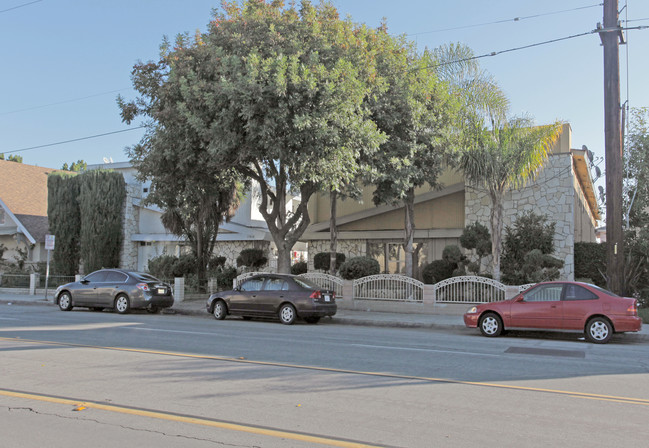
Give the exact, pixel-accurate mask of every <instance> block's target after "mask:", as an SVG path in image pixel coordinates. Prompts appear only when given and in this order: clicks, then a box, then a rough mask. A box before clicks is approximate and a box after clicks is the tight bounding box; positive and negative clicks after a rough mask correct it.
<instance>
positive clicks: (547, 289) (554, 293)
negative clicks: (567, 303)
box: [523, 284, 563, 302]
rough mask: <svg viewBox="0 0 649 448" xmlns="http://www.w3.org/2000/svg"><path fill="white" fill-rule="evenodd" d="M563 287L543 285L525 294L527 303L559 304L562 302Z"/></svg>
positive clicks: (559, 285)
mask: <svg viewBox="0 0 649 448" xmlns="http://www.w3.org/2000/svg"><path fill="white" fill-rule="evenodd" d="M562 289H563V285H561V284H553V285H542V286H537V287H536V288H534V289H531V290H529V291H528V292H526V293H525V294H523V297H524V300H525V301H526V302H558V301H560V300H561V290H562Z"/></svg>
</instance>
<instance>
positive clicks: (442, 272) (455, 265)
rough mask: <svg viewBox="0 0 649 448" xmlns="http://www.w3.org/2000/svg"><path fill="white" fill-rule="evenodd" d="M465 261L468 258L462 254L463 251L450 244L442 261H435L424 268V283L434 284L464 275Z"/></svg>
mask: <svg viewBox="0 0 649 448" xmlns="http://www.w3.org/2000/svg"><path fill="white" fill-rule="evenodd" d="M465 261H466V257H465V256H464V255H463V254H462V250H461V249H460V248H459V247H458V246H456V245H454V244H449V245H448V246H446V247H444V250H443V251H442V259H441V260H433V261H432V262H430V263H428V264H427V265H425V266H424V267H423V269H422V271H421V276H422V278H423V280H424V283H428V284H434V283H438V282H441V281H442V280H446V279H447V278H451V277H454V276H458V275H464V274H465V268H464V262H465Z"/></svg>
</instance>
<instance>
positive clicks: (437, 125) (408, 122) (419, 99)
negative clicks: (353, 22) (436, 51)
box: [371, 33, 457, 277]
mask: <svg viewBox="0 0 649 448" xmlns="http://www.w3.org/2000/svg"><path fill="white" fill-rule="evenodd" d="M380 37H382V39H383V48H382V49H381V50H382V51H380V52H378V55H377V60H378V64H377V65H378V70H379V73H380V74H381V75H382V76H384V77H385V79H387V83H388V85H387V89H386V90H385V91H384V92H382V93H380V94H377V95H375V96H374V97H373V98H372V101H371V108H372V117H373V119H374V120H375V121H376V123H377V125H378V127H379V129H380V130H381V131H383V132H384V133H385V134H386V136H387V141H386V142H385V143H383V144H382V145H381V150H380V151H379V152H378V153H377V154H376V155H375V156H374V164H375V166H376V172H375V176H374V178H373V182H374V184H375V185H376V188H375V190H374V195H373V199H374V202H375V204H377V205H378V204H381V203H386V204H394V205H397V204H399V205H403V206H404V211H405V212H404V229H405V232H404V243H403V247H404V251H405V274H406V275H408V276H411V277H412V276H413V265H414V262H413V254H414V234H415V189H416V188H418V187H421V186H423V185H424V184H428V185H429V186H431V187H432V188H438V187H440V186H441V185H440V184H439V182H438V177H439V175H440V174H441V172H442V170H443V168H444V166H445V158H446V155H447V154H448V153H449V151H451V150H452V149H453V143H454V141H455V139H454V128H453V126H452V125H453V121H454V120H453V117H454V116H455V113H456V109H457V107H456V106H457V103H456V101H455V100H454V98H453V97H452V96H451V95H449V88H448V86H447V84H446V83H443V82H440V80H439V79H438V77H437V75H436V73H435V71H434V70H433V66H434V62H435V61H434V59H433V57H432V55H431V54H430V53H429V52H428V51H425V52H424V53H423V54H418V53H417V52H416V49H415V47H414V45H413V44H412V43H408V42H406V41H405V39H403V38H400V39H395V38H392V37H389V36H387V34H386V33H384V34H382V35H380Z"/></svg>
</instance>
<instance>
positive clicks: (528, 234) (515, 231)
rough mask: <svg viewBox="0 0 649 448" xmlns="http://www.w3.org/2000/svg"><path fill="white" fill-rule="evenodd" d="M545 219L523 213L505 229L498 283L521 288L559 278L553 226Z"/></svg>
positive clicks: (553, 224)
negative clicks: (527, 284)
mask: <svg viewBox="0 0 649 448" xmlns="http://www.w3.org/2000/svg"><path fill="white" fill-rule="evenodd" d="M546 219H547V217H546V216H540V215H537V214H535V213H533V212H527V213H524V214H522V215H521V216H519V217H518V219H517V220H516V222H514V224H513V226H511V227H510V226H507V227H506V228H505V237H504V241H503V256H502V280H503V282H504V283H507V284H510V285H522V284H525V283H536V282H540V281H548V280H555V279H557V278H558V277H559V274H560V271H559V270H560V269H561V268H562V267H563V261H562V260H559V259H557V258H555V257H553V256H552V255H551V254H552V253H553V252H554V229H555V226H556V223H554V222H552V223H547V222H546Z"/></svg>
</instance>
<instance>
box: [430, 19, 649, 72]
mask: <svg viewBox="0 0 649 448" xmlns="http://www.w3.org/2000/svg"><path fill="white" fill-rule="evenodd" d="M648 28H649V26H634V27H626V28H620V30H621V31H628V30H645V29H648ZM599 32H601V30H593V31H587V32H585V33H580V34H573V35H572V36H566V37H559V38H557V39H550V40H546V41H543V42H536V43H534V44H529V45H523V46H521V47H514V48H508V49H507V50H500V51H492V52H491V53H485V54H481V55H479V56H472V57H470V58H464V59H458V60H455V61H449V62H442V63H440V64H434V65H429V66H427V67H421V68H420V69H419V70H423V69H427V68H437V67H443V66H445V65H450V64H458V63H460V62H466V61H472V60H475V59H482V58H486V57H490V56H498V55H499V54H503V53H509V52H512V51H518V50H526V49H528V48H532V47H538V46H541V45H547V44H552V43H555V42H560V41H563V40H568V39H574V38H576V37H582V36H587V35H589V34H596V33H599Z"/></svg>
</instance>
